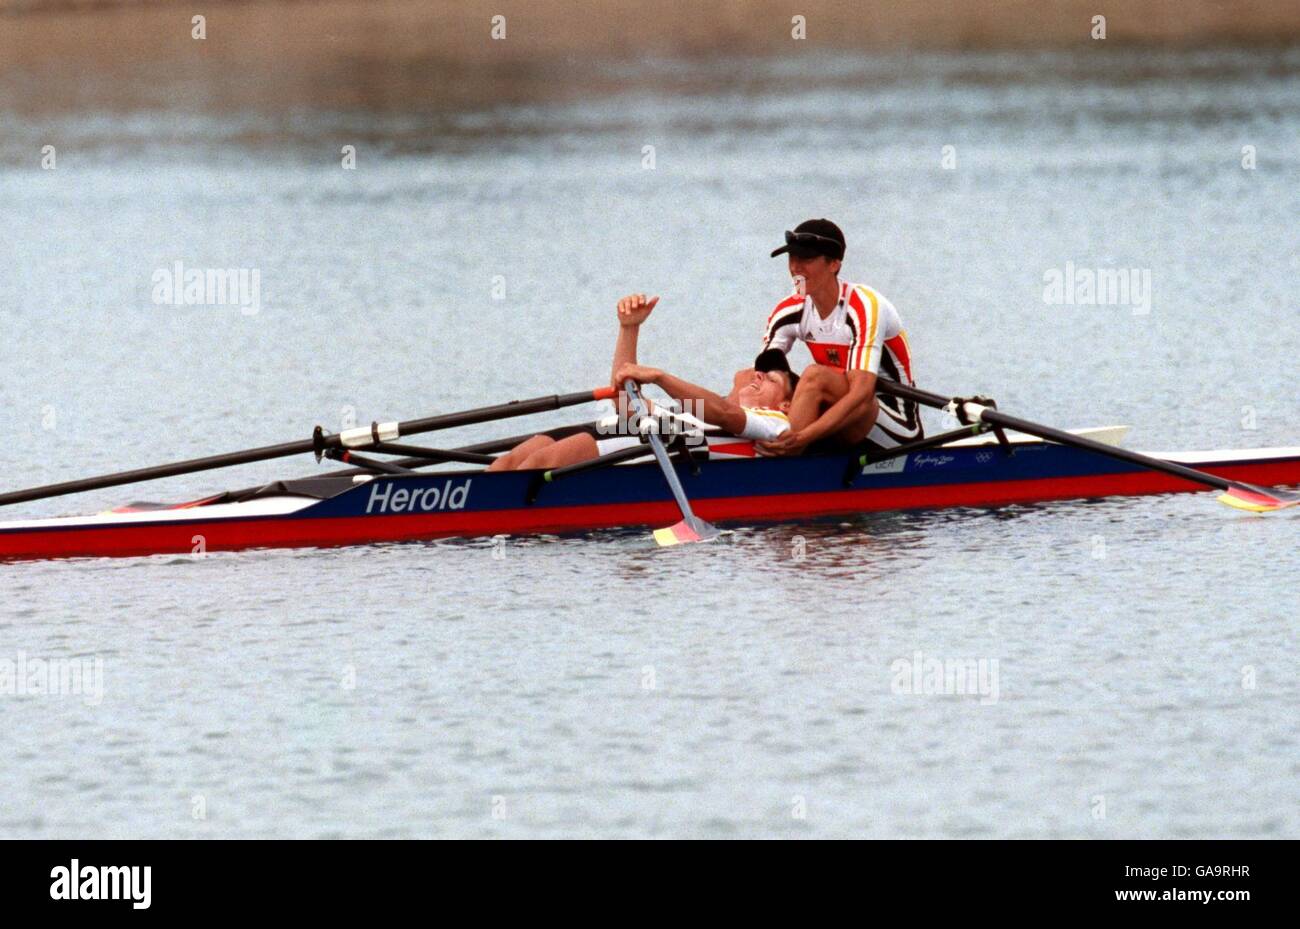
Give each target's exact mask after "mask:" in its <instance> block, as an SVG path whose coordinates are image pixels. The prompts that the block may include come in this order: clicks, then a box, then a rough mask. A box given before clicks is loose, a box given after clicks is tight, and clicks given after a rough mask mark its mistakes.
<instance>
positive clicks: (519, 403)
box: [0, 388, 612, 506]
mask: <svg viewBox="0 0 1300 929" xmlns="http://www.w3.org/2000/svg"><path fill="white" fill-rule="evenodd" d="M611 393H612V391H610V390H609V389H608V388H604V389H601V390H594V391H593V390H583V391H578V392H577V393H569V394H551V395H549V396H545V397H534V398H533V399H531V400H515V401H512V402H510V403H499V404H496V405H494V406H484V407H479V408H478V409H473V410H463V411H461V412H459V413H444V414H442V415H440V416H427V417H425V418H423V419H411V420H407V421H406V422H401V423H398V424H397V432H398V435H416V434H419V433H422V432H433V431H435V430H437V429H451V428H455V427H457V426H468V425H472V424H474V423H486V422H491V421H493V420H498V419H508V418H510V417H512V416H526V415H528V414H530V413H544V412H547V411H549V410H558V409H560V408H561V407H566V406H576V405H577V404H579V403H590V402H591V401H593V400H597V399H600V398H602V397H607V396H609V395H610V394H611ZM324 444H325V447H326V448H338V447H340V445H341V444H342V443H341V440H340V439H339V437H338V436H337V435H333V436H326V437H325V440H324ZM316 449H317V443H316V442H315V440H313V439H303V440H301V441H297V442H283V443H281V444H279V445H266V446H263V447H262V448H250V449H246V450H244V451H239V452H228V453H226V454H224V455H211V456H208V457H206V458H191V459H190V460H188V461H177V462H173V463H171V464H164V465H155V466H154V467H150V468H136V469H135V470H132V471H118V472H117V473H115V474H101V475H99V476H98V477H88V478H83V479H81V480H77V481H64V482H62V483H59V484H46V485H45V486H43V487H30V488H28V489H26V490H15V491H11V492H10V493H6V494H0V506H6V505H8V504H11V503H25V502H27V501H29V500H43V499H45V498H47V497H61V496H64V495H65V494H74V493H83V492H85V491H88V490H100V489H102V488H105V487H117V486H120V485H122V484H137V483H140V482H142V481H152V480H157V479H159V478H164V477H175V476H177V475H180V474H193V473H195V472H198V471H211V470H213V469H214V468H230V467H234V466H235V465H242V464H252V463H253V462H257V461H269V460H270V459H273V458H287V457H289V456H291V455H303V454H307V453H309V452H314V451H316ZM475 450H476V451H477V449H475Z"/></svg>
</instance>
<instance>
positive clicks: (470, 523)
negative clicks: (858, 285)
mask: <svg viewBox="0 0 1300 929" xmlns="http://www.w3.org/2000/svg"><path fill="white" fill-rule="evenodd" d="M1207 470H1209V471H1211V472H1212V473H1214V474H1218V475H1221V476H1223V477H1226V478H1229V479H1232V480H1239V481H1248V482H1251V483H1256V484H1265V485H1269V484H1290V483H1296V482H1300V462H1296V461H1284V462H1277V463H1274V464H1267V463H1261V464H1244V465H1225V466H1220V467H1214V468H1209V469H1207ZM1195 490H1207V489H1206V488H1204V487H1202V486H1201V485H1199V484H1193V483H1191V482H1189V481H1184V480H1182V479H1181V478H1176V477H1171V476H1169V475H1165V474H1161V473H1159V472H1155V471H1135V472H1129V473H1123V474H1100V475H1091V476H1086V477H1067V478H1044V479H1036V480H1027V481H990V482H984V483H966V484H946V485H936V486H918V487H893V488H878V489H864V490H840V491H828V492H823V493H802V494H799V493H795V494H774V495H766V496H751V497H727V498H714V499H707V498H705V499H699V500H694V501H692V505H693V506H694V508H695V512H696V514H697V515H698V516H700V517H701V518H703V519H706V520H712V521H726V520H759V521H773V520H783V519H784V520H789V519H797V518H806V517H814V516H830V515H836V514H849V513H855V512H872V511H880V510H907V509H923V508H933V507H945V506H996V505H1000V504H1006V503H1032V502H1038V501H1046V500H1068V499H1078V498H1087V497H1107V496H1139V495H1143V494H1155V493H1169V492H1177V491H1195ZM1207 492H1208V491H1207ZM679 515H680V514H679V513H678V512H677V508H676V506H674V505H673V503H672V502H671V501H668V500H664V501H654V502H647V503H622V504H618V505H593V506H567V507H546V506H544V505H538V506H535V507H522V508H518V509H510V510H486V511H480V512H466V513H448V512H440V513H431V514H415V515H400V516H399V515H393V516H351V517H276V516H267V517H251V518H249V517H245V518H241V519H239V520H232V521H230V522H221V521H216V522H211V523H201V522H179V523H177V522H172V523H165V524H153V525H143V526H130V525H127V526H115V527H105V528H64V529H40V530H23V531H18V532H2V533H0V559H21V558H28V559H33V558H66V557H79V556H85V557H106V556H131V555H163V554H188V553H190V552H192V551H193V550H194V548H195V547H196V542H195V536H202V537H203V544H204V546H205V547H206V549H207V550H208V551H236V550H240V549H248V548H324V547H333V546H340V545H361V544H367V543H373V542H400V541H410V540H418V539H435V538H445V537H449V536H484V535H498V534H509V533H533V532H564V531H575V530H583V529H604V528H612V527H618V526H642V525H651V526H653V525H664V524H667V523H671V522H673V521H675V520H676V519H677V518H678V517H679Z"/></svg>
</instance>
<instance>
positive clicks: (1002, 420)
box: [876, 378, 1236, 490]
mask: <svg viewBox="0 0 1300 929" xmlns="http://www.w3.org/2000/svg"><path fill="white" fill-rule="evenodd" d="M876 390H878V391H879V392H880V393H883V394H890V395H892V396H895V397H901V398H902V399H904V400H914V401H915V402H917V403H923V404H925V405H926V406H932V407H935V408H936V409H940V410H942V409H945V408H946V407H948V405H949V404H951V403H952V401H953V398H952V397H944V396H940V395H939V394H934V393H930V392H929V391H928V390H917V389H916V388H915V387H908V386H907V385H906V384H899V383H896V382H894V381H889V380H885V379H884V378H881V379H880V380H878V381H876ZM980 419H982V420H983V421H984V422H986V423H988V424H989V425H991V426H1002V427H1003V428H1006V429H1015V430H1016V431H1017V432H1023V433H1025V434H1026V435H1033V436H1037V437H1038V438H1040V439H1046V440H1047V441H1049V442H1056V443H1057V444H1058V445H1069V446H1071V447H1073V448H1080V449H1083V450H1084V451H1089V452H1096V453H1097V454H1098V455H1106V456H1108V457H1110V458H1116V459H1118V460H1120V461H1127V462H1129V463H1130V464H1135V465H1138V466H1140V467H1143V468H1149V469H1151V470H1152V471H1163V472H1164V473H1165V474H1172V475H1173V476H1174V477H1181V478H1183V479H1184V480H1188V481H1192V482H1193V483H1196V484H1204V485H1206V486H1207V487H1214V488H1217V489H1219V490H1227V489H1229V488H1231V487H1234V486H1236V485H1235V484H1234V483H1233V482H1232V481H1229V480H1226V479H1224V478H1221V477H1219V476H1218V475H1216V474H1209V473H1207V472H1205V471H1197V470H1195V469H1194V468H1188V467H1185V466H1184V465H1180V464H1178V463H1176V462H1173V461H1165V460H1164V459H1161V458H1152V457H1151V456H1149V455H1141V454H1139V453H1137V452H1131V451H1129V450H1128V449H1126V448H1119V447H1117V446H1114V445H1106V444H1105V443H1102V442H1095V441H1093V440H1092V439H1085V438H1084V437H1083V436H1080V435H1075V434H1074V433H1072V432H1064V431H1062V430H1060V429H1053V428H1052V427H1051V426H1040V425H1039V424H1038V423H1031V422H1029V421H1028V420H1025V419H1020V418H1019V417H1016V416H1008V415H1007V414H1006V413H1003V412H1001V411H999V410H995V409H992V408H990V407H985V408H984V411H983V413H982V414H981V415H980Z"/></svg>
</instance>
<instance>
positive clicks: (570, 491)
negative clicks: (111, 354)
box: [0, 443, 1300, 559]
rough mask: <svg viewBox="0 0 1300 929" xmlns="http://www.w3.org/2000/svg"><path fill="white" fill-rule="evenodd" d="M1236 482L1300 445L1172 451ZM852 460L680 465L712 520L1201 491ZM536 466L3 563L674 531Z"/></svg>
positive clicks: (39, 541) (166, 513)
mask: <svg viewBox="0 0 1300 929" xmlns="http://www.w3.org/2000/svg"><path fill="white" fill-rule="evenodd" d="M1162 457H1167V458H1171V459H1175V460H1178V461H1179V462H1181V463H1184V464H1187V465H1189V466H1192V467H1196V468H1200V469H1203V470H1207V471H1210V472H1211V473H1213V474H1217V475H1220V476H1222V477H1226V478H1230V479H1232V480H1239V481H1245V482H1249V483H1253V484H1261V485H1276V484H1296V483H1300V448H1277V449H1258V450H1253V451H1248V452H1200V453H1182V454H1178V455H1172V454H1169V455H1163V456H1162ZM848 466H849V459H848V458H847V457H845V456H825V457H804V458H779V459H738V460H732V461H705V462H701V463H700V465H699V473H696V474H692V473H691V472H690V471H689V470H687V469H686V468H685V467H683V466H679V473H680V474H681V476H682V480H683V483H684V485H685V487H686V491H687V493H688V494H689V495H690V498H691V501H692V504H693V506H694V508H695V511H696V513H697V514H698V515H700V516H701V517H703V518H704V519H707V520H710V521H714V522H733V523H734V522H765V521H780V520H797V519H802V518H808V517H816V516H830V515H842V514H852V513H862V512H871V511H880V510H906V509H919V508H931V507H949V506H997V505H1001V504H1008V503H1032V502H1037V501H1046V500H1065V499H1072V498H1089V497H1111V496H1136V495H1142V494H1157V493H1168V492H1180V491H1195V490H1205V488H1203V487H1201V486H1200V485H1197V484H1192V483H1189V482H1187V481H1184V480H1181V479H1179V478H1175V477H1170V476H1167V475H1164V474H1160V473H1157V472H1153V471H1147V470H1144V469H1140V468H1136V467H1134V466H1132V465H1129V464H1127V463H1124V462H1120V461H1115V460H1113V459H1108V458H1103V457H1100V456H1098V455H1095V454H1092V453H1090V452H1085V451H1081V450H1078V449H1074V448H1067V447H1065V446H1060V445H1050V444H1043V443H1039V444H1028V445H1020V446H1017V447H1016V448H1015V451H1014V454H1011V455H1008V454H1007V453H1006V452H1004V451H1003V450H1001V449H1000V448H998V447H996V446H992V447H989V446H985V447H979V446H973V447H964V448H963V447H945V448H941V449H937V450H933V451H928V452H919V453H915V454H911V455H908V456H906V457H905V458H899V459H894V460H891V461H886V462H882V463H880V464H878V465H875V466H869V467H868V468H866V469H858V470H857V471H856V472H855V475H854V477H853V482H852V485H851V486H847V487H846V486H845V473H846V469H847V468H848ZM533 478H534V474H533V473H529V472H513V473H499V474H487V473H484V472H474V471H455V472H451V471H442V472H433V473H429V474H421V475H417V476H399V477H380V478H375V479H374V480H371V481H366V482H364V483H360V484H356V485H354V486H352V487H351V488H349V489H347V490H345V491H343V492H342V493H339V494H337V495H335V496H333V497H330V498H328V499H324V500H316V499H310V498H304V497H292V496H278V497H271V498H258V499H254V500H250V501H247V502H241V503H228V504H217V505H209V506H202V505H200V506H189V507H185V508H177V509H166V510H149V511H144V512H130V513H106V514H100V515H97V516H90V517H64V518H59V519H43V520H29V521H19V522H0V559H43V558H63V557H78V556H86V557H112V556H131V555H152V554H174V553H191V552H196V551H208V552H213V551H231V550H238V549H247V548H300V547H325V546H339V545H358V544H366V543H374V542H393V541H407V540H417V539H435V538H445V537H453V536H483V535H498V534H528V533H540V532H573V531H581V530H587V529H601V528H609V527H616V526H662V525H666V524H668V523H671V522H674V521H676V520H677V519H678V518H679V515H678V513H677V510H676V507H675V506H674V504H673V501H672V497H671V495H670V494H669V491H668V487H667V484H666V482H665V480H664V478H663V475H662V474H661V473H659V471H658V469H657V467H656V466H655V465H654V464H637V465H621V466H615V467H610V468H606V469H603V470H596V471H590V472H585V473H581V474H576V475H573V476H572V477H569V478H566V479H563V480H560V481H557V482H556V483H554V484H546V485H544V486H543V487H542V488H541V490H540V493H539V494H538V495H537V499H536V501H535V502H533V503H531V504H530V503H528V502H527V501H528V496H529V489H530V486H531V484H532V482H533Z"/></svg>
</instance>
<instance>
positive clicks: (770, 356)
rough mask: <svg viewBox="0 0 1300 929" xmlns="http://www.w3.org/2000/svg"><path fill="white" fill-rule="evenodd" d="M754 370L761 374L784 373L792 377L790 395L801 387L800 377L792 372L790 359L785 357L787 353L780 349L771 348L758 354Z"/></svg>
mask: <svg viewBox="0 0 1300 929" xmlns="http://www.w3.org/2000/svg"><path fill="white" fill-rule="evenodd" d="M754 370H755V371H759V372H761V373H767V372H768V371H784V372H785V373H786V374H787V375H789V377H790V395H791V396H793V395H794V389H795V388H796V387H798V386H799V375H797V374H795V373H794V372H793V371H791V370H790V359H788V358H786V357H785V352H783V351H781V349H779V348H769V349H767V350H766V351H762V352H759V353H758V357H757V358H755V359H754Z"/></svg>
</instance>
